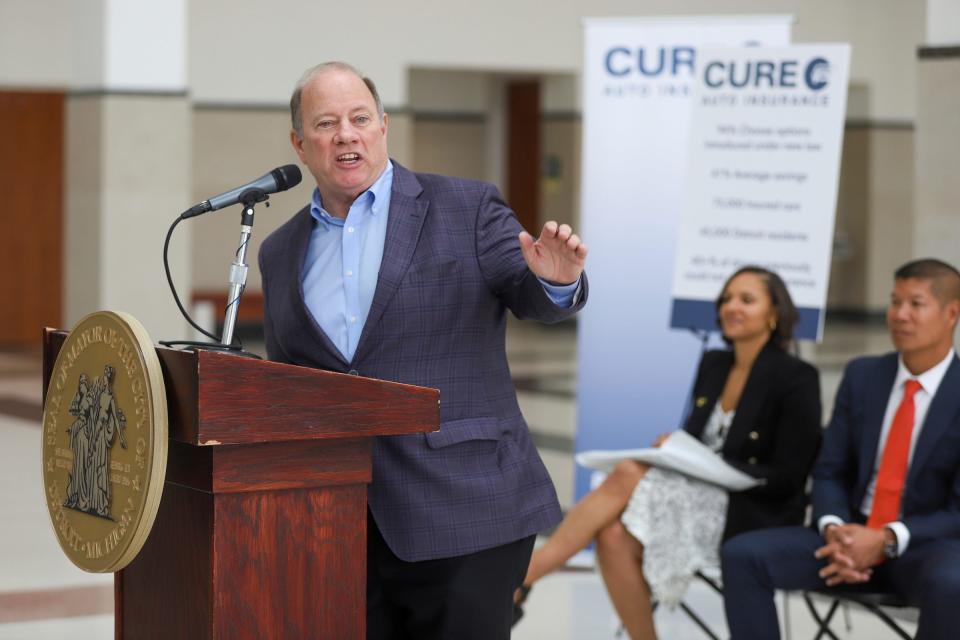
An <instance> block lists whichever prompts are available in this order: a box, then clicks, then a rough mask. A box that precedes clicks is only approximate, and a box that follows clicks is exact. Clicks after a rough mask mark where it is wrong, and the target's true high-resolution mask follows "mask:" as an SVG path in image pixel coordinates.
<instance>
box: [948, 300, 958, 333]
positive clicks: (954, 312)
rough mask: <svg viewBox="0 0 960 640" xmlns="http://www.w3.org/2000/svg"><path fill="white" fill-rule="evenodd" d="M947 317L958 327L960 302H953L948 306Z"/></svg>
mask: <svg viewBox="0 0 960 640" xmlns="http://www.w3.org/2000/svg"><path fill="white" fill-rule="evenodd" d="M946 310H947V317H948V318H950V323H951V324H952V325H953V326H954V327H956V326H957V318H960V300H951V301H950V302H949V303H948V304H947V309H946Z"/></svg>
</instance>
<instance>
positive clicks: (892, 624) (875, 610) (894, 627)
mask: <svg viewBox="0 0 960 640" xmlns="http://www.w3.org/2000/svg"><path fill="white" fill-rule="evenodd" d="M859 604H861V605H862V606H863V607H864V608H865V609H867V610H868V611H869V612H871V613H872V614H873V615H875V616H877V617H878V618H880V619H881V620H883V622H884V624H886V625H887V626H888V627H889V628H890V630H891V631H893V632H894V633H896V634H897V635H898V636H900V637H901V638H903V640H913V636H911V635H910V634H909V633H907V632H906V631H904V630H903V627H901V626H900V625H899V624H897V621H896V620H894V619H893V618H891V617H890V616H889V615H888V614H887V612H886V611H884V610H883V609H882V608H881V607H878V606H875V605H873V604H864V603H862V602H861V603H859Z"/></svg>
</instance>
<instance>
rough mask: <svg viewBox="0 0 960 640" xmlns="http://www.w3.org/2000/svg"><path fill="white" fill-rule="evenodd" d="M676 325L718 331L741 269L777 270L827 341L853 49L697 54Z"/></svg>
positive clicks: (813, 333) (806, 328)
mask: <svg viewBox="0 0 960 640" xmlns="http://www.w3.org/2000/svg"><path fill="white" fill-rule="evenodd" d="M699 53H700V66H699V70H698V72H697V80H696V83H695V90H694V97H693V114H692V117H691V124H690V138H689V141H688V145H687V148H688V150H689V153H688V155H687V167H688V170H687V174H686V180H685V181H684V185H685V189H684V192H685V194H684V207H683V217H682V222H681V225H680V236H679V239H678V242H677V253H676V267H675V268H674V272H673V312H672V314H671V321H670V323H671V326H674V327H678V328H697V329H709V328H712V327H713V326H714V315H715V313H714V305H713V301H714V299H715V298H716V295H717V289H718V288H719V287H720V286H721V285H722V284H723V282H724V281H725V280H726V279H727V277H728V276H729V275H730V273H732V272H733V271H735V270H736V269H737V268H739V267H741V266H743V265H745V264H758V265H760V266H763V267H767V268H768V269H771V270H773V271H776V272H777V273H779V274H780V276H781V277H782V278H783V279H784V281H785V282H786V284H787V287H788V288H789V289H790V295H791V296H792V297H793V299H794V302H795V303H796V305H797V307H798V308H799V310H800V325H799V326H798V327H797V331H796V335H797V336H798V337H800V338H810V339H817V340H819V339H820V337H821V335H822V333H823V318H824V311H825V307H826V303H827V284H828V282H829V279H830V254H831V250H832V246H833V226H834V218H835V213H836V205H837V186H838V181H839V174H840V152H841V146H842V143H843V123H844V117H845V115H846V102H847V76H848V72H849V63H850V47H849V46H848V45H809V46H793V47H781V48H756V49H701V50H700V52H699Z"/></svg>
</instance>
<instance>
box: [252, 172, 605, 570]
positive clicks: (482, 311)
mask: <svg viewBox="0 0 960 640" xmlns="http://www.w3.org/2000/svg"><path fill="white" fill-rule="evenodd" d="M312 224H313V222H312V218H311V217H310V212H309V207H305V208H304V209H302V210H301V211H300V212H299V213H297V214H296V215H295V216H294V217H293V218H291V219H290V220H289V221H288V222H286V223H285V224H284V225H283V226H281V227H280V228H279V229H277V230H276V231H275V232H274V233H272V234H271V235H270V236H269V237H268V238H267V239H266V240H265V241H264V243H263V246H262V247H261V249H260V256H259V258H260V271H261V274H262V277H263V292H264V330H265V334H266V347H267V354H268V356H269V358H270V359H271V360H275V361H277V362H285V363H290V364H296V365H301V366H307V367H316V368H320V369H326V370H329V371H339V372H349V371H356V372H358V373H359V374H360V375H362V376H368V377H372V378H378V379H381V380H392V381H396V382H403V383H407V384H415V385H422V386H426V387H434V388H437V389H439V390H440V430H439V431H437V432H434V433H427V434H414V435H407V436H390V437H381V438H377V439H376V441H375V442H374V445H373V483H372V484H371V485H370V489H369V494H368V500H369V506H370V510H371V513H372V514H373V517H374V518H375V520H376V522H377V526H378V527H379V528H380V530H381V532H382V533H383V537H384V539H385V540H386V542H387V544H388V545H389V546H390V548H391V549H392V550H393V552H394V553H395V554H396V555H397V556H398V557H400V558H402V559H403V560H406V561H419V560H428V559H435V558H446V557H453V556H459V555H465V554H469V553H473V552H476V551H480V550H483V549H487V548H490V547H495V546H498V545H502V544H506V543H508V542H512V541H515V540H519V539H521V538H524V537H526V536H529V535H531V534H534V533H536V532H538V531H542V530H543V529H546V528H548V527H551V526H553V525H555V524H556V523H557V522H558V521H559V520H560V516H561V514H560V507H559V504H558V502H557V496H556V492H555V491H554V488H553V484H552V482H551V480H550V477H549V476H548V475H547V471H546V469H545V468H544V466H543V462H542V461H541V459H540V456H539V455H538V453H537V450H536V448H535V447H534V445H533V443H532V442H531V440H530V434H529V431H528V430H527V425H526V423H525V422H524V419H523V416H522V415H521V414H520V408H519V407H518V405H517V398H516V393H515V391H514V387H513V383H512V381H511V378H510V371H509V369H508V367H507V359H506V353H505V348H504V340H505V333H506V311H507V310H508V309H509V310H510V311H511V312H513V313H514V314H515V315H516V316H517V317H519V318H532V319H536V320H540V321H543V322H557V321H559V320H562V319H564V318H566V317H568V316H570V315H572V314H573V313H575V312H576V311H578V310H579V309H580V308H581V307H582V306H583V304H584V303H585V302H586V298H587V282H586V276H584V279H583V284H582V288H581V295H580V298H579V301H578V302H577V304H576V305H575V306H574V307H572V308H570V309H560V308H557V306H556V305H554V304H553V303H552V302H551V301H550V299H549V298H548V297H547V295H546V294H545V293H544V291H543V287H542V286H541V285H540V283H539V281H538V280H537V278H536V277H535V276H534V275H533V274H532V273H531V272H530V271H529V269H528V268H527V266H526V263H525V262H524V260H523V256H522V254H521V252H520V243H519V242H518V240H517V235H518V234H519V233H520V229H521V227H520V224H519V223H518V222H517V219H516V216H515V215H514V213H513V212H512V211H511V210H510V208H509V207H507V205H506V204H505V203H504V202H503V200H502V199H501V197H500V194H499V193H498V192H497V190H496V188H495V187H493V186H492V185H490V184H486V183H482V182H476V181H471V180H462V179H458V178H449V177H443V176H436V175H429V174H419V173H418V174H415V173H412V172H411V171H409V170H407V169H405V168H403V167H402V166H400V165H399V164H397V163H396V162H394V177H393V189H392V195H391V201H390V217H389V220H388V223H387V236H386V241H385V246H384V253H383V261H382V264H381V267H380V274H379V279H378V281H377V287H376V291H375V293H374V297H373V303H372V305H371V308H370V313H369V316H368V317H367V322H366V325H365V326H364V328H363V331H362V334H361V337H360V341H359V343H358V345H357V350H356V354H355V355H354V358H353V360H352V361H351V362H347V361H345V360H344V359H343V356H342V355H341V354H340V352H339V351H338V350H337V348H336V347H335V346H334V345H333V343H332V342H331V341H330V339H329V338H328V337H327V336H326V335H325V334H324V332H323V330H322V329H321V328H320V327H319V325H318V324H317V323H316V321H315V320H314V319H313V316H312V315H311V314H310V312H309V311H308V310H307V307H306V305H305V304H304V299H303V289H302V285H301V278H300V274H301V272H302V267H303V262H304V259H305V256H306V251H307V243H308V241H309V238H310V231H311V228H312Z"/></svg>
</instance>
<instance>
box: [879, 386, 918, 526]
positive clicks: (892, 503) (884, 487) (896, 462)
mask: <svg viewBox="0 0 960 640" xmlns="http://www.w3.org/2000/svg"><path fill="white" fill-rule="evenodd" d="M920 389H921V387H920V383H919V382H917V381H916V380H907V382H906V384H905V385H904V390H903V400H901V401H900V406H899V407H897V413H896V414H894V416H893V424H891V425H890V433H888V434H887V443H886V445H884V447H883V456H882V457H881V458H880V469H879V471H877V486H876V489H875V490H874V492H873V507H872V508H871V509H870V517H869V518H868V519H867V526H868V527H870V528H871V529H879V528H881V527H883V526H884V525H886V524H888V523H890V522H894V521H895V520H896V519H897V518H898V517H899V515H900V496H901V494H903V481H904V480H905V479H906V477H907V463H908V462H909V459H910V439H911V437H912V436H913V423H914V414H915V411H914V407H913V395H914V394H915V393H916V392H917V391H919V390H920Z"/></svg>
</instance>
